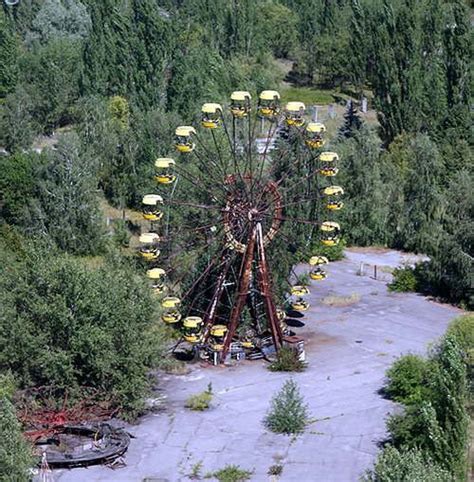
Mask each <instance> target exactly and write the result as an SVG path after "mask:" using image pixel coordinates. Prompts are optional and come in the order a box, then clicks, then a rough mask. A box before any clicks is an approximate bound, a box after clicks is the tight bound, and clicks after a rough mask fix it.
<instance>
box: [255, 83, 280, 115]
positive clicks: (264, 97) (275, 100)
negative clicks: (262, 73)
mask: <svg viewBox="0 0 474 482" xmlns="http://www.w3.org/2000/svg"><path fill="white" fill-rule="evenodd" d="M280 110H281V107H280V94H279V92H277V91H276V90H264V91H262V92H260V95H259V96H258V108H257V113H258V115H259V116H260V117H263V118H265V119H270V120H274V119H275V118H276V117H277V116H278V114H279V113H280Z"/></svg>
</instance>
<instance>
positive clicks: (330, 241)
mask: <svg viewBox="0 0 474 482" xmlns="http://www.w3.org/2000/svg"><path fill="white" fill-rule="evenodd" d="M320 230H321V242H322V243H323V244H324V245H325V246H336V245H337V244H338V243H339V234H340V232H341V227H340V226H339V223H335V222H334V221H325V222H324V223H323V224H321V227H320Z"/></svg>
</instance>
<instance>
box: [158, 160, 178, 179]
mask: <svg viewBox="0 0 474 482" xmlns="http://www.w3.org/2000/svg"><path fill="white" fill-rule="evenodd" d="M175 165H176V163H175V161H174V160H173V159H171V158H169V157H159V158H158V159H157V160H156V161H155V168H156V173H155V181H156V182H157V183H158V184H172V183H173V182H174V181H176V175H175V174H174V173H173V170H174V166H175Z"/></svg>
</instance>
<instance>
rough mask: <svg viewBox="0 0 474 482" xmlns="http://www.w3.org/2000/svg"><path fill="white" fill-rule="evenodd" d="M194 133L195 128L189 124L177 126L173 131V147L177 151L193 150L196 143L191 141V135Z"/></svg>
mask: <svg viewBox="0 0 474 482" xmlns="http://www.w3.org/2000/svg"><path fill="white" fill-rule="evenodd" d="M195 134H196V129H195V128H194V127H191V126H179V127H177V128H176V131H175V144H174V145H175V147H176V149H177V150H178V151H179V152H183V153H189V152H192V151H193V150H194V148H195V147H196V145H195V144H194V141H193V136H194V135H195Z"/></svg>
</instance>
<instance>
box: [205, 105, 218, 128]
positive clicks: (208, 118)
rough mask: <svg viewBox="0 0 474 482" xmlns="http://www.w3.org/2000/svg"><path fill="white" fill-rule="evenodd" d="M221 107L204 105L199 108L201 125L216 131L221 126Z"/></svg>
mask: <svg viewBox="0 0 474 482" xmlns="http://www.w3.org/2000/svg"><path fill="white" fill-rule="evenodd" d="M221 121H222V106H221V105H220V104H215V103H207V104H204V105H203V106H202V108H201V125H202V126H203V127H205V128H206V129H216V128H217V127H219V126H220V125H221Z"/></svg>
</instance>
